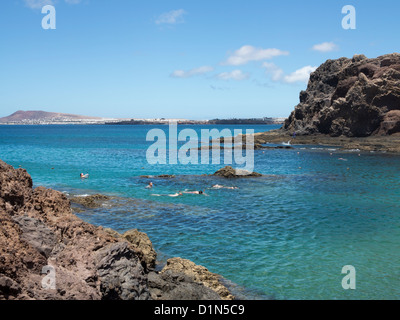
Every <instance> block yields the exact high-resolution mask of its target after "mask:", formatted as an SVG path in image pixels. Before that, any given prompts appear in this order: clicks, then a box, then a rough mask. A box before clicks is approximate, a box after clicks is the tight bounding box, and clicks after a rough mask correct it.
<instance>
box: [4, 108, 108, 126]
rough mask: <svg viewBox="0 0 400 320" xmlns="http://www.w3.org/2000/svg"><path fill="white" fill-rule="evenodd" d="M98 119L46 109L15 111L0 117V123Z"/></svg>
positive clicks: (96, 118)
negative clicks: (47, 110)
mask: <svg viewBox="0 0 400 320" xmlns="http://www.w3.org/2000/svg"><path fill="white" fill-rule="evenodd" d="M86 119H88V120H89V119H90V120H98V119H101V118H98V117H87V116H81V115H76V114H67V113H58V112H46V111H21V110H20V111H17V112H15V113H13V114H12V115H10V116H8V117H3V118H0V123H32V122H63V121H66V122H68V121H73V120H86Z"/></svg>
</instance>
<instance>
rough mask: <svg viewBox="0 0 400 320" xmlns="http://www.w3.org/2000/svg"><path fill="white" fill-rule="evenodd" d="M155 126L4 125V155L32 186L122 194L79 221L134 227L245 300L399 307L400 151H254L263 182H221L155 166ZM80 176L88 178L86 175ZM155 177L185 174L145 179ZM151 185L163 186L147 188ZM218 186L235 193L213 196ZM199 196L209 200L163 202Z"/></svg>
mask: <svg viewBox="0 0 400 320" xmlns="http://www.w3.org/2000/svg"><path fill="white" fill-rule="evenodd" d="M152 128H153V127H149V126H0V158H1V159H2V160H4V161H6V162H7V163H9V164H11V165H13V166H14V167H18V166H22V167H23V168H26V169H27V170H28V172H29V173H30V174H31V175H32V178H33V180H34V183H35V185H44V186H46V187H51V188H55V189H57V190H60V191H64V192H67V193H69V194H74V195H79V194H81V195H83V194H92V193H104V194H108V195H113V196H117V198H115V199H114V200H112V201H111V202H110V203H106V204H105V206H104V207H102V208H99V209H95V210H89V211H87V212H84V213H79V214H78V215H79V216H80V217H81V218H83V219H84V220H86V221H88V222H90V223H94V224H96V225H102V226H105V227H111V228H114V229H116V230H117V231H120V232H124V231H126V230H129V229H132V228H138V229H139V230H141V231H143V232H146V233H147V234H148V235H149V236H150V238H151V240H152V241H153V243H154V245H155V247H156V249H157V251H158V252H159V253H160V257H161V258H162V259H164V258H168V257H172V256H180V257H183V258H187V259H190V260H193V261H194V262H196V263H198V264H201V265H204V266H206V267H207V268H208V269H209V270H210V271H212V272H216V273H219V274H222V275H223V276H224V277H225V278H227V279H229V280H230V281H232V282H234V283H235V284H236V285H238V286H239V287H240V288H244V289H243V292H245V294H246V296H247V297H249V298H252V299H257V298H260V299H265V298H275V299H398V297H399V293H400V280H399V279H400V277H399V276H400V274H399V273H400V271H399V261H400V245H399V244H400V232H399V230H400V229H399V227H400V204H399V203H400V182H399V178H400V161H399V160H400V157H399V156H398V155H390V154H382V153H374V154H371V153H360V152H341V151H338V150H335V148H332V147H316V146H301V147H299V148H296V149H295V150H265V151H256V152H255V171H257V172H260V173H263V174H265V175H267V176H266V177H262V178H246V179H240V180H223V179H221V178H216V177H205V176H201V175H202V174H211V173H213V172H215V171H216V170H218V169H220V168H221V167H222V166H224V165H223V164H220V165H149V164H148V163H147V161H146V157H145V154H146V150H147V148H148V147H149V146H150V145H151V144H152V143H151V142H146V134H147V132H148V130H150V129H152ZM159 128H161V129H166V127H163V126H161V127H159ZM182 128H195V129H196V131H198V132H200V129H202V128H209V127H207V126H203V127H201V126H185V127H179V129H182ZM217 128H218V129H220V130H221V129H223V128H225V126H224V127H222V126H220V127H219V126H217ZM228 128H230V129H233V128H239V129H245V128H246V127H245V126H235V127H233V126H232V127H228ZM249 128H250V129H255V131H256V132H262V131H266V130H270V129H273V128H276V126H252V127H249ZM331 153H332V155H331ZM339 158H343V159H345V160H346V161H343V160H339ZM81 172H84V173H86V172H89V173H90V179H88V180H84V181H82V180H81V179H79V173H81ZM159 174H176V175H177V176H176V178H175V179H158V178H154V179H146V178H141V177H140V176H142V175H159ZM150 181H152V182H153V183H154V185H155V187H154V189H152V190H147V189H145V188H144V187H145V186H146V185H147V184H148V183H149V182H150ZM217 183H218V184H224V185H226V186H236V187H238V188H239V189H237V190H227V189H222V190H212V189H207V188H210V187H211V186H213V185H214V184H217ZM203 189H206V194H207V196H198V195H189V194H187V195H184V196H182V197H177V198H172V197H167V196H155V195H168V194H173V193H176V192H178V191H184V190H203ZM345 265H353V266H354V267H355V268H356V270H357V289H356V290H350V291H346V290H343V288H342V286H341V281H342V278H343V277H344V275H342V274H341V270H342V267H343V266H345ZM240 290H242V289H240Z"/></svg>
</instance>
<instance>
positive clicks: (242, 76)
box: [216, 70, 250, 81]
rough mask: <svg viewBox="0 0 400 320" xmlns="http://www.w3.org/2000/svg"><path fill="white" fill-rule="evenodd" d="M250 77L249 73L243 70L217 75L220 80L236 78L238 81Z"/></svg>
mask: <svg viewBox="0 0 400 320" xmlns="http://www.w3.org/2000/svg"><path fill="white" fill-rule="evenodd" d="M249 77H250V74H249V73H243V72H242V71H241V70H233V71H231V72H222V73H219V74H217V75H216V78H217V79H220V80H236V81H241V80H245V79H248V78H249Z"/></svg>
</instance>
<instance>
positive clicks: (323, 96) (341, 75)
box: [283, 53, 400, 137]
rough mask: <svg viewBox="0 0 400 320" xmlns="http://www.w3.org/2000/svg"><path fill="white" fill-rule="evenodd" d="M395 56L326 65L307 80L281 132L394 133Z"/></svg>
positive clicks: (399, 61) (398, 119)
mask: <svg viewBox="0 0 400 320" xmlns="http://www.w3.org/2000/svg"><path fill="white" fill-rule="evenodd" d="M399 110H400V54H398V53H393V54H388V55H384V56H381V57H378V58H376V59H368V58H367V57H365V56H363V55H356V56H354V57H353V58H352V59H347V58H340V59H337V60H328V61H327V62H325V63H324V64H322V65H321V66H320V67H319V68H318V69H317V70H316V71H315V72H314V73H312V74H311V77H310V81H309V83H308V87H307V90H306V91H302V92H301V93H300V104H299V105H297V106H296V108H295V110H294V111H293V112H292V114H291V115H290V117H289V118H288V119H287V120H286V122H285V124H284V127H283V131H285V132H289V133H290V134H293V133H296V135H297V136H299V135H300V136H302V135H312V134H326V135H329V136H332V137H339V136H345V137H368V136H371V135H394V134H399V133H400V115H399Z"/></svg>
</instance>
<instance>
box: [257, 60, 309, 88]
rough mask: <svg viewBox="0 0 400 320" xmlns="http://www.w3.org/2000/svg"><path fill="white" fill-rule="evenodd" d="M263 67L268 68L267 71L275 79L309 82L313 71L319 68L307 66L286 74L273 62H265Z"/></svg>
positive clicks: (287, 81) (288, 81)
mask: <svg viewBox="0 0 400 320" xmlns="http://www.w3.org/2000/svg"><path fill="white" fill-rule="evenodd" d="M263 67H264V68H265V69H266V73H267V74H269V75H271V79H272V80H273V81H275V82H278V81H281V82H284V83H307V82H308V80H309V79H310V75H311V73H313V72H314V71H315V70H316V69H317V67H312V66H305V67H303V68H301V69H298V70H296V71H294V72H292V73H290V74H287V75H285V73H284V71H283V70H282V69H281V68H279V67H278V66H276V65H275V64H273V63H267V62H265V63H264V64H263Z"/></svg>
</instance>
